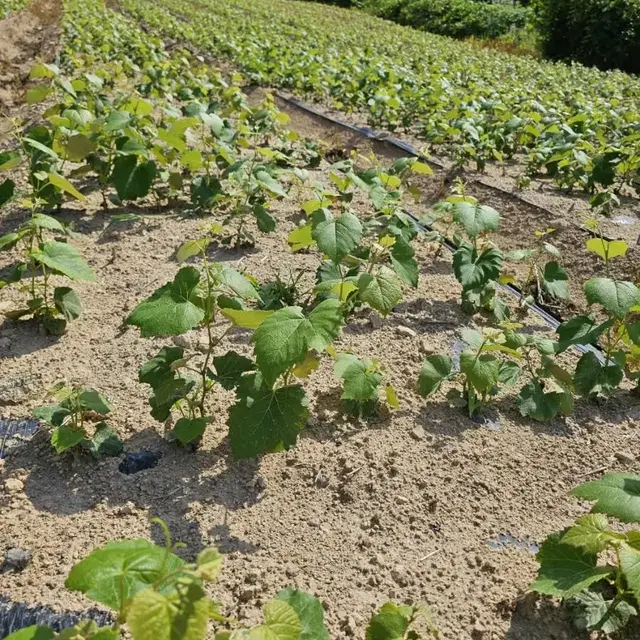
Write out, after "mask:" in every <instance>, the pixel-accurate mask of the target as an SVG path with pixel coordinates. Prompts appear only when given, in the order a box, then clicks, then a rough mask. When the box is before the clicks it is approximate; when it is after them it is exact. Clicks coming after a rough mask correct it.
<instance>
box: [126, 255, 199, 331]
mask: <svg viewBox="0 0 640 640" xmlns="http://www.w3.org/2000/svg"><path fill="white" fill-rule="evenodd" d="M199 282H200V272H199V271H198V270H197V269H196V268H194V267H182V269H180V271H178V273H177V274H176V277H175V279H174V280H173V282H168V283H167V284H165V285H164V286H163V287H160V289H158V290H157V291H156V292H155V293H154V294H153V295H152V296H151V297H150V298H147V300H145V301H144V302H141V303H140V304H139V305H138V306H137V307H136V308H135V309H134V310H133V311H132V312H131V314H130V315H129V317H128V318H127V319H126V320H125V324H132V325H135V326H136V327H139V328H140V333H141V335H142V337H143V338H148V337H150V336H171V335H179V334H181V333H186V332H187V331H189V329H193V328H194V327H197V326H198V325H199V324H200V323H201V322H202V320H203V319H204V311H203V309H202V306H201V305H202V300H201V299H200V298H198V297H197V295H196V287H197V286H198V283H199Z"/></svg>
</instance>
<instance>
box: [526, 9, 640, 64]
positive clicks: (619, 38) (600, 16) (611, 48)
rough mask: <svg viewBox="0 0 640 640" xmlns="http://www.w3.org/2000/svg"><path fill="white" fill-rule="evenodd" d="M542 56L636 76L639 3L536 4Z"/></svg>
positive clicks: (639, 54) (639, 49) (639, 51)
mask: <svg viewBox="0 0 640 640" xmlns="http://www.w3.org/2000/svg"><path fill="white" fill-rule="evenodd" d="M534 11H535V16H536V22H537V24H538V29H539V31H540V35H541V39H542V49H543V52H544V54H545V55H546V56H547V57H549V58H552V59H555V60H576V61H578V62H581V63H582V64H586V65H594V66H597V67H600V68H601V69H614V68H617V69H622V70H623V71H629V72H631V73H640V0H536V1H535V3H534Z"/></svg>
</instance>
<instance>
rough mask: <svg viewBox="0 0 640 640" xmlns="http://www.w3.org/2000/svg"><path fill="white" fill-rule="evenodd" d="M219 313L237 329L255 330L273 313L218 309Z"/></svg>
mask: <svg viewBox="0 0 640 640" xmlns="http://www.w3.org/2000/svg"><path fill="white" fill-rule="evenodd" d="M220 313H222V315H223V316H224V317H225V318H227V319H228V320H230V321H231V322H233V324H234V325H236V326H237V327H242V328H244V329H257V328H258V327H259V326H260V325H261V324H262V323H263V322H264V321H265V320H266V319H267V318H268V317H269V316H271V315H273V313H274V312H273V311H262V310H258V311H254V310H251V311H242V310H237V309H220Z"/></svg>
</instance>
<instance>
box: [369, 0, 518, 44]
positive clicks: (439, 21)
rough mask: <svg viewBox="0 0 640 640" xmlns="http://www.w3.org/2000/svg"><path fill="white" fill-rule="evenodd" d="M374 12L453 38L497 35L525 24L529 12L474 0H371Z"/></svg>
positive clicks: (495, 36) (371, 8) (382, 16)
mask: <svg viewBox="0 0 640 640" xmlns="http://www.w3.org/2000/svg"><path fill="white" fill-rule="evenodd" d="M365 7H366V8H367V9H368V10H369V11H370V12H371V13H374V14H375V15H377V16H379V17H381V18H386V19H387V20H393V21H394V22H398V23H400V24H403V25H407V26H410V27H414V28H415V29H422V30H424V31H430V32H431V33H438V34H440V35H444V36H451V37H453V38H468V37H471V36H475V37H477V38H497V37H498V36H501V35H504V34H506V33H509V32H510V31H512V30H515V29H520V28H522V27H524V26H525V25H526V23H527V21H528V19H529V17H530V12H529V10H527V9H524V8H522V7H513V6H509V5H504V4H490V3H486V2H474V1H473V0H369V1H368V2H366V3H365Z"/></svg>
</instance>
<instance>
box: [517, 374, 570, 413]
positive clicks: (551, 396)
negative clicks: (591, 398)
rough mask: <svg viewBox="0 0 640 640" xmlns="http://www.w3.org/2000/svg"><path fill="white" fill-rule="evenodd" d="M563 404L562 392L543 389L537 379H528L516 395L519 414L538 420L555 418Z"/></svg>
mask: <svg viewBox="0 0 640 640" xmlns="http://www.w3.org/2000/svg"><path fill="white" fill-rule="evenodd" d="M514 364H515V363H514ZM516 366H517V365H516ZM518 369H519V367H518ZM564 406H565V393H564V392H562V391H544V389H543V388H542V387H541V386H540V383H539V382H538V381H537V380H530V381H529V382H528V383H527V384H526V385H525V386H524V387H522V389H521V390H520V393H519V395H518V408H519V409H520V413H521V415H523V416H526V417H529V418H533V419H534V420H537V421H538V422H544V421H545V420H551V419H552V418H555V417H556V416H557V415H558V414H559V413H563V410H562V409H563V407H564Z"/></svg>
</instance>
